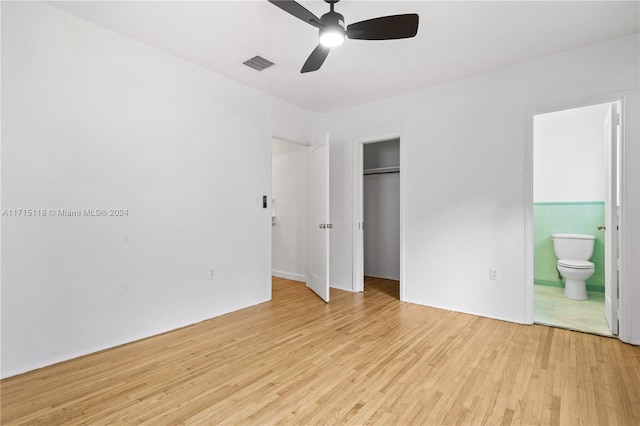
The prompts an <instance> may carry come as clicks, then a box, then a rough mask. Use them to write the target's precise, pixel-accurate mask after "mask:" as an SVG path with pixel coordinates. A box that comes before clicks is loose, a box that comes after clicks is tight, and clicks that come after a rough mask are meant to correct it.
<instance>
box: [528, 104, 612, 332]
mask: <svg viewBox="0 0 640 426" xmlns="http://www.w3.org/2000/svg"><path fill="white" fill-rule="evenodd" d="M618 111H620V102H606V103H599V104H593V105H588V106H582V107H578V108H571V109H564V110H556V111H551V112H545V113H541V114H537V115H534V116H533V169H532V170H533V173H532V174H533V213H532V218H533V258H534V261H533V301H534V303H533V321H534V323H537V324H544V325H550V326H555V327H561V328H567V329H572V330H577V331H582V332H587V333H593V334H599V335H604V336H614V335H617V332H618V321H617V310H618V271H617V253H618V252H619V246H618V242H617V241H618V240H619V239H618V238H617V237H618V222H619V202H618V200H619V199H620V197H619V191H618V188H619V173H618V164H619V163H620V157H619V154H618V152H619V149H618V147H619V142H620V126H619V122H620V120H619V112H618ZM567 244H569V246H570V247H571V248H572V249H573V248H574V247H575V248H579V249H582V248H584V249H585V250H586V252H585V253H586V254H575V255H574V254H573V253H574V252H573V251H572V250H569V251H563V249H562V247H567ZM558 252H560V257H561V258H560V259H559V258H558ZM567 253H571V254H567ZM564 257H575V259H563V258H564ZM567 280H569V281H567ZM576 289H579V290H576ZM580 289H581V290H580ZM584 290H586V293H585V292H584Z"/></svg>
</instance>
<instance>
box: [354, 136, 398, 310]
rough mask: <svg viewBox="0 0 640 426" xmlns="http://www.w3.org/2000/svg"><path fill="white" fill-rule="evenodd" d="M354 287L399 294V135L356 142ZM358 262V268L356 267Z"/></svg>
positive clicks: (389, 294)
mask: <svg viewBox="0 0 640 426" xmlns="http://www.w3.org/2000/svg"><path fill="white" fill-rule="evenodd" d="M359 148H361V149H360V151H359V153H361V155H360V156H359V157H360V159H359V164H358V166H359V167H357V170H358V172H359V173H358V174H359V176H358V178H359V180H360V183H361V184H360V185H358V187H359V189H360V191H356V192H358V193H359V194H358V196H357V202H358V203H359V206H358V207H359V208H357V209H356V211H358V212H359V213H360V214H359V217H360V220H359V221H358V224H357V228H358V229H357V230H356V232H357V234H356V235H357V236H356V239H357V241H356V247H360V244H361V250H359V251H357V253H356V257H357V258H358V259H356V263H360V258H361V264H359V265H358V267H356V268H354V271H358V272H356V273H357V274H358V275H359V276H358V277H357V279H356V281H355V282H356V284H361V286H360V288H357V289H356V291H364V292H366V293H369V292H371V293H374V292H377V293H384V294H386V295H388V296H391V297H394V298H396V299H401V296H400V279H401V278H400V277H401V243H400V241H401V232H400V229H401V214H400V211H401V209H400V204H401V203H400V200H401V197H400V188H401V183H400V177H401V173H400V139H399V138H392V139H387V140H382V141H374V142H369V143H361V144H359ZM359 266H361V268H359Z"/></svg>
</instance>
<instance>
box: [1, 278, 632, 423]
mask: <svg viewBox="0 0 640 426" xmlns="http://www.w3.org/2000/svg"><path fill="white" fill-rule="evenodd" d="M397 298H398V296H397V282H393V281H388V280H369V281H368V282H367V284H366V291H365V293H359V294H354V293H349V292H344V291H338V290H331V303H330V304H325V303H324V302H322V301H321V300H320V299H319V298H318V297H317V296H315V295H314V294H313V293H312V292H311V291H310V290H308V289H307V288H305V287H304V285H303V284H301V283H297V282H294V281H287V280H282V279H277V278H275V279H274V281H273V300H272V301H271V302H268V303H263V304H260V305H258V306H254V307H251V308H247V309H243V310H241V311H237V312H234V313H231V314H227V315H224V316H221V317H218V318H214V319H211V320H208V321H205V322H202V323H199V324H196V325H194V326H190V327H187V328H184V329H180V330H177V331H173V332H169V333H166V334H163V335H160V336H156V337H152V338H149V339H145V340H142V341H139V342H135V343H131V344H128V345H125V346H121V347H118V348H114V349H110V350H107V351H103V352H100V353H96V354H93V355H89V356H85V357H82V358H78V359H75V360H72V361H68V362H64V363H61V364H57V365H54V366H51V367H47V368H44V369H41V370H37V371H33V372H30V373H26V374H23V375H20V376H16V377H12V378H8V379H5V380H3V381H2V382H1V391H2V396H1V398H2V416H1V423H2V424H3V425H16V424H26V425H36V424H42V425H75V424H87V425H103V424H115V425H120V424H127V425H128V424H140V423H143V424H149V425H169V424H171V425H175V424H185V425H187V424H188V425H204V424H261V425H268V424H275V423H281V424H326V423H335V424H365V423H370V424H382V423H385V424H394V425H400V424H434V425H436V424H471V425H477V424H490V425H498V424H527V425H533V424H560V425H577V424H586V425H596V424H602V425H604V424H622V425H638V424H640V348H639V347H634V346H631V345H627V344H624V343H621V342H620V341H618V340H616V339H612V338H605V337H599V336H594V335H589V334H582V333H578V332H573V331H568V330H561V329H555V328H549V327H545V326H539V325H533V326H524V325H518V324H513V323H508V322H503V321H497V320H492V319H488V318H481V317H476V316H472V315H465V314H460V313H455V312H449V311H443V310H438V309H433V308H428V307H424V306H419V305H414V304H410V303H401V302H399V301H398V300H397Z"/></svg>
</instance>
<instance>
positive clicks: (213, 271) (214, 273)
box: [209, 269, 216, 280]
mask: <svg viewBox="0 0 640 426" xmlns="http://www.w3.org/2000/svg"><path fill="white" fill-rule="evenodd" d="M209 279H210V280H215V279H216V270H215V269H211V270H210V271H209Z"/></svg>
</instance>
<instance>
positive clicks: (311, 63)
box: [300, 44, 331, 73]
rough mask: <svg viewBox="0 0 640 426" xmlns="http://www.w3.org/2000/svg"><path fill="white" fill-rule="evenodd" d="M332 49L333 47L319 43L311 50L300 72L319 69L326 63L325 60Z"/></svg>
mask: <svg viewBox="0 0 640 426" xmlns="http://www.w3.org/2000/svg"><path fill="white" fill-rule="evenodd" d="M330 50H331V48H329V47H324V46H323V45H321V44H319V45H318V46H317V47H316V48H315V49H313V52H311V55H309V57H308V58H307V62H305V63H304V65H303V66H302V71H300V72H301V73H305V72H311V71H317V70H319V69H320V67H321V66H322V64H323V63H324V60H325V59H327V56H328V55H329V51H330Z"/></svg>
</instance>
